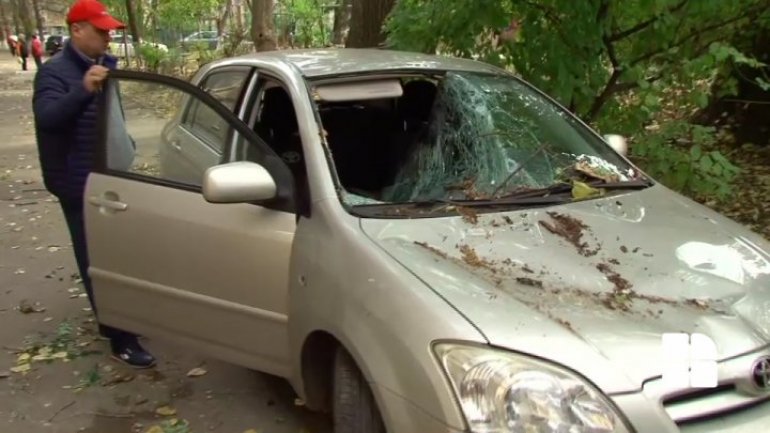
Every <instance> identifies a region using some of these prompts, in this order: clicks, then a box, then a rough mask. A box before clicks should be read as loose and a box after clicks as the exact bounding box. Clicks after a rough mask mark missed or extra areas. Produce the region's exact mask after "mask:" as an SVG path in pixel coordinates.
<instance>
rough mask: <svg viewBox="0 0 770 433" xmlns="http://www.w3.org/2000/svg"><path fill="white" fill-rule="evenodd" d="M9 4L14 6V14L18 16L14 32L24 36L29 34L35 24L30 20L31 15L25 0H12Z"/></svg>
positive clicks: (33, 29)
mask: <svg viewBox="0 0 770 433" xmlns="http://www.w3.org/2000/svg"><path fill="white" fill-rule="evenodd" d="M11 5H12V7H15V9H16V16H17V17H18V23H17V24H16V32H17V33H19V34H23V35H24V36H29V35H31V34H32V33H33V32H34V31H35V25H34V23H33V22H32V16H31V15H30V13H29V8H28V7H27V0H12V1H11ZM19 27H21V28H19Z"/></svg>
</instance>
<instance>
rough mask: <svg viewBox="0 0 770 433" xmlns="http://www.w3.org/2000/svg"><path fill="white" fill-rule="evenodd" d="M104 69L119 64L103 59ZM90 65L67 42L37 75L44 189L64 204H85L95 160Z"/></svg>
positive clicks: (34, 101)
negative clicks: (88, 80) (85, 83)
mask: <svg viewBox="0 0 770 433" xmlns="http://www.w3.org/2000/svg"><path fill="white" fill-rule="evenodd" d="M102 64H103V66H105V67H107V68H109V69H115V67H116V66H117V60H116V59H115V58H114V57H110V56H105V57H104V59H103V61H102ZM90 67H91V63H89V62H88V60H86V59H84V58H83V57H81V55H80V54H78V52H77V51H75V49H74V48H73V47H72V46H71V44H70V43H67V44H66V45H65V46H64V49H62V50H61V51H60V52H59V53H57V54H56V55H55V56H53V57H51V59H50V60H48V61H47V62H46V63H45V64H44V65H43V66H42V67H41V68H40V71H38V72H37V75H36V76H35V85H34V89H35V90H34V96H33V97H32V106H33V110H34V113H35V133H36V134H37V147H38V153H39V157H40V166H41V167H42V170H43V181H44V183H45V187H46V189H48V191H50V192H51V193H52V194H53V195H55V196H57V197H58V198H59V199H60V200H67V201H69V200H79V201H82V200H83V193H84V192H85V185H86V179H87V178H88V175H89V173H91V171H92V170H93V168H94V166H95V164H96V158H97V154H98V153H97V149H96V146H97V138H98V137H97V129H96V120H97V100H98V98H97V97H96V95H95V94H92V93H89V92H88V91H87V90H86V88H85V87H84V86H83V77H84V76H85V73H86V71H88V69H89V68H90Z"/></svg>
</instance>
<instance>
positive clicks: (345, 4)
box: [332, 0, 352, 45]
mask: <svg viewBox="0 0 770 433" xmlns="http://www.w3.org/2000/svg"><path fill="white" fill-rule="evenodd" d="M351 1H352V0H342V1H341V2H340V4H339V5H338V7H337V9H336V10H335V11H334V29H333V30H332V43H333V44H334V45H344V44H345V33H346V32H347V31H348V30H350V6H351Z"/></svg>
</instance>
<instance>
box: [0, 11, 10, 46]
mask: <svg viewBox="0 0 770 433" xmlns="http://www.w3.org/2000/svg"><path fill="white" fill-rule="evenodd" d="M0 26H2V29H0V34H2V36H3V40H2V41H0V42H3V43H4V42H6V41H7V40H8V36H10V35H11V24H10V22H9V21H8V15H7V13H6V10H5V4H4V3H3V2H2V1H0Z"/></svg>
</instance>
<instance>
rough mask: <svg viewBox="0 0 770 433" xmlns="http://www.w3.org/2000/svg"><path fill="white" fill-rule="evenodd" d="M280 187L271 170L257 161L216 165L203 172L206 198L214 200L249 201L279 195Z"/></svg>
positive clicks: (209, 200) (204, 195)
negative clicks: (276, 183) (269, 171)
mask: <svg viewBox="0 0 770 433" xmlns="http://www.w3.org/2000/svg"><path fill="white" fill-rule="evenodd" d="M277 191H278V188H277V187H276V185H275V180H273V177H272V176H271V175H270V173H268V172H267V170H266V169H265V168H264V167H262V166H261V165H259V164H256V163H253V162H245V161H242V162H231V163H227V164H222V165H216V166H214V167H210V168H209V169H208V170H206V173H204V175H203V198H205V199H206V201H208V202H210V203H247V202H253V201H264V200H270V199H272V198H275V196H276V194H277Z"/></svg>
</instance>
